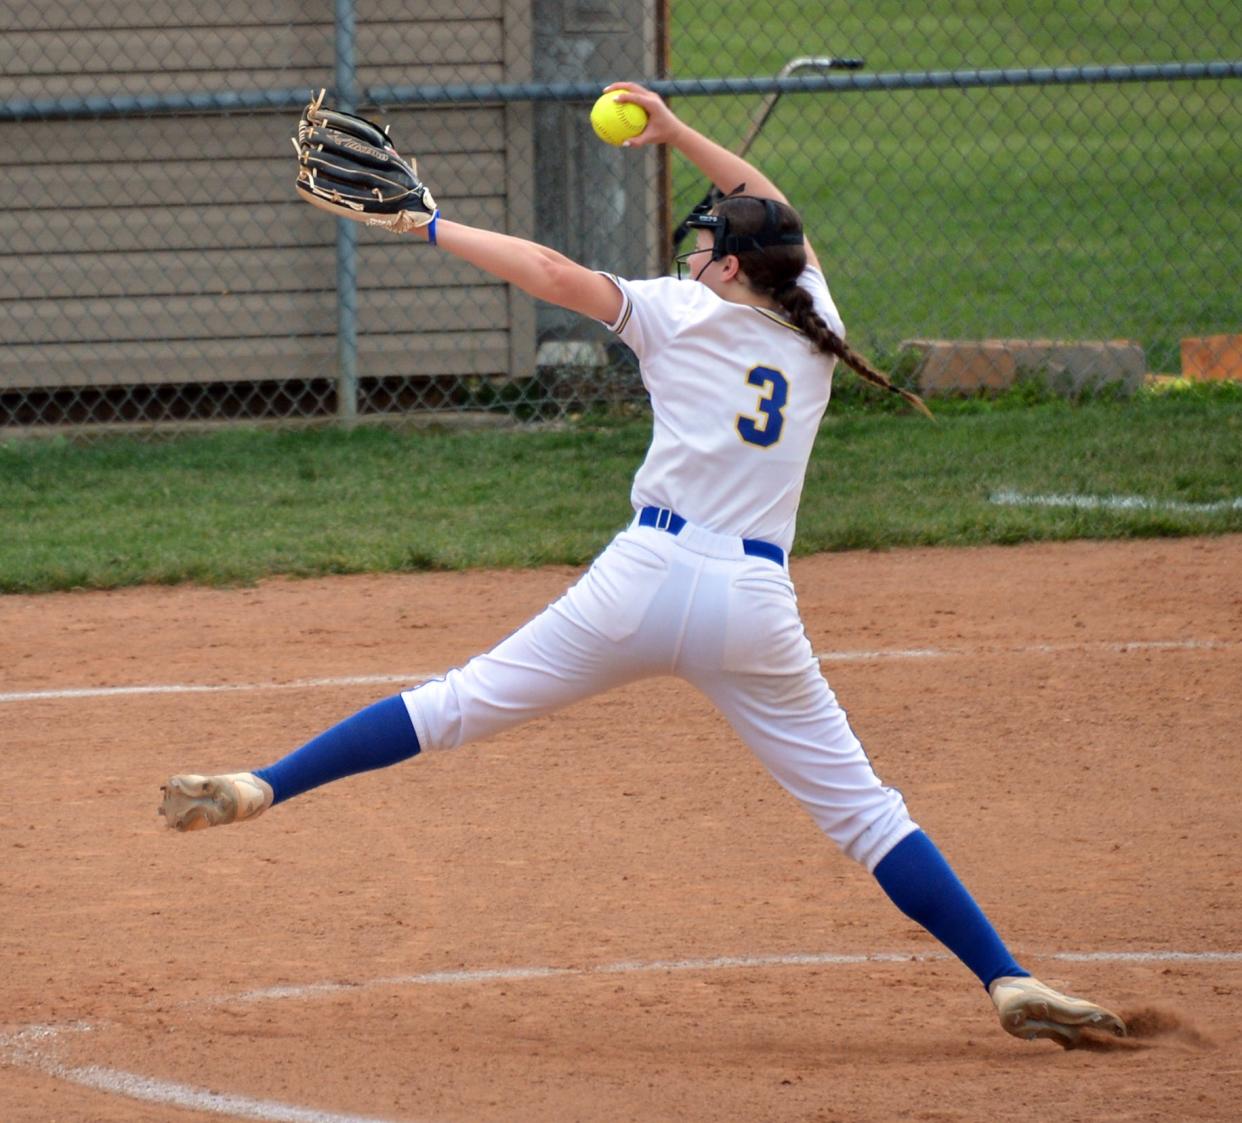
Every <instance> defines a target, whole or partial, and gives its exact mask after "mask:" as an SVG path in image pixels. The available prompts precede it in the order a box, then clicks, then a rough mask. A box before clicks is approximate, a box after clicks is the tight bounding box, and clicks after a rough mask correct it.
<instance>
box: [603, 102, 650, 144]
mask: <svg viewBox="0 0 1242 1123" xmlns="http://www.w3.org/2000/svg"><path fill="white" fill-rule="evenodd" d="M646 127H647V111H646V110H645V109H644V108H643V107H642V106H641V105H635V104H634V103H633V102H632V101H617V93H616V91H614V92H612V93H608V94H603V95H601V97H600V98H599V100H598V101H597V102H596V103H595V104H594V105H593V106H591V128H593V129H594V130H595V135H596V136H597V137H599V139H600V140H602V141H604V142H605V143H607V144H621V143H622V142H623V141H626V140H629V139H630V138H631V137H635V136H638V134H639V133H641V132H642V131H643V129H645V128H646Z"/></svg>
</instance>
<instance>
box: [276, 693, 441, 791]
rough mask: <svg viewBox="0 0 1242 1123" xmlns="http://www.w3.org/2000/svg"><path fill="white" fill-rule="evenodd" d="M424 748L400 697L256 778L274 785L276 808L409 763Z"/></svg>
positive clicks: (364, 712) (376, 706)
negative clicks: (328, 785)
mask: <svg viewBox="0 0 1242 1123" xmlns="http://www.w3.org/2000/svg"><path fill="white" fill-rule="evenodd" d="M419 747H420V746H419V744H418V735H417V734H416V733H415V732H414V724H413V722H411V721H410V715H409V711H407V710H406V708H405V703H404V702H403V701H402V700H401V695H400V694H394V695H393V696H392V697H391V698H385V699H384V700H383V701H382V702H376V703H375V704H374V705H373V706H368V707H367V708H366V709H365V710H359V711H358V712H357V713H356V714H354V715H353V717H347V718H346V719H345V720H344V721H342V722H340V723H339V724H337V725H334V726H333V727H332V728H331V729H329V730H328V731H327V732H325V733H321V734H319V736H318V737H316V738H315V739H314V740H313V741H308V742H307V743H306V744H305V745H303V746H302V747H301V748H300V749H296V750H294V751H293V752H291V753H290V754H289V755H288V756H286V757H282V758H281V759H280V760H278V761H277V762H276V763H275V764H269V765H268V766H267V767H266V768H260V769H258V770H257V771H256V772H255V775H256V776H258V777H259V778H260V779H262V780H266V781H267V782H268V783H269V784H271V785H272V792H273V793H274V795H275V798H274V799H273V800H272V802H273V803H280V802H281V800H285V799H289V798H290V797H292V796H295V795H301V794H302V793H303V792H306V791H310V789H311V788H317V787H319V785H320V784H326V783H328V782H329V781H331V780H339V779H340V778H341V777H342V776H352V775H353V774H354V773H355V772H367V771H369V770H370V769H373V768H384V767H385V766H387V765H389V764H396V763H397V762H398V761H402V760H408V759H409V758H410V757H412V756H414V755H415V754H416V753H417V752H418V750H419Z"/></svg>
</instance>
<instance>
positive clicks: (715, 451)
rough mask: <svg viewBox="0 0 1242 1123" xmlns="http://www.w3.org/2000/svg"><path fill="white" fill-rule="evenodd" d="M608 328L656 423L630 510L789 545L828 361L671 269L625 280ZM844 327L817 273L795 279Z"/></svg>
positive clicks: (800, 337) (796, 336)
mask: <svg viewBox="0 0 1242 1123" xmlns="http://www.w3.org/2000/svg"><path fill="white" fill-rule="evenodd" d="M605 276H607V277H608V278H609V279H610V280H612V281H613V282H614V283H615V284H616V285H617V287H618V288H619V289H620V290H621V294H622V296H623V297H624V300H623V302H622V307H621V313H620V315H619V316H618V317H617V320H616V322H615V323H612V324H609V325H608V327H609V329H610V330H612V331H614V332H616V334H617V335H618V337H619V338H620V339H621V340H622V342H624V343H625V344H627V345H628V346H629V347H630V348H631V349H632V350H633V351H634V353H635V355H637V356H638V362H639V369H640V371H641V374H642V379H643V385H644V386H646V388H647V391H648V393H649V394H650V395H651V406H652V412H653V414H654V432H653V436H652V441H651V447H650V448H649V449H648V450H647V456H646V459H645V460H644V461H643V463H642V466H641V467H640V468H639V470H638V473H637V474H636V475H635V477H634V486H633V490H632V492H631V496H630V498H631V501H632V502H633V504H634V508H635V510H638V509H640V508H642V507H666V508H668V509H670V510H672V511H675V512H676V513H677V514H679V515H681V516H682V517H683V518H686V519H688V520H689V521H690V522H691V523H694V524H695V525H697V526H700V527H703V528H705V529H707V530H712V531H716V532H717V533H720V534H730V535H736V536H738V537H741V538H759V539H763V540H765V541H767V542H773V543H775V544H776V545H778V546H780V547H781V548H782V549H784V550H785V551H786V552H788V551H789V548H790V546H791V545H792V544H793V538H794V528H795V523H796V520H797V514H798V502H799V499H800V498H801V495H802V484H803V480H804V478H805V475H806V466H807V461H808V460H809V459H810V455H811V447H812V445H813V444H814V443H815V437H816V434H817V433H818V431H819V424H820V421H821V419H822V418H823V415H824V409H825V408H826V407H827V405H828V396H829V393H830V392H831V388H832V371H833V367H834V365H835V363H836V360H835V359H834V358H832V357H831V356H828V355H825V354H823V353H822V352H820V351H817V350H816V349H815V348H814V346H813V345H812V344H811V342H810V340H809V339H808V338H807V337H806V335H804V334H803V333H802V332H801V331H799V330H798V329H797V328H795V327H794V326H793V325H792V324H790V323H789V322H788V321H786V320H785V319H783V318H782V317H781V316H780V315H779V314H778V313H776V312H772V311H769V310H767V309H763V308H755V307H753V306H751V305H747V304H734V303H731V302H729V301H726V300H722V299H721V298H720V297H718V296H717V295H716V294H715V293H714V292H712V290H711V289H709V288H708V287H707V286H706V285H704V284H700V283H698V282H695V281H679V280H676V279H674V278H672V277H659V278H656V279H654V280H646V281H628V280H624V279H622V278H618V277H615V276H613V275H612V274H605ZM798 283H799V285H801V286H802V287H803V288H804V289H805V290H806V291H807V292H808V293H809V294H810V295H811V297H812V299H813V301H814V304H815V310H816V311H817V312H818V313H819V314H820V315H821V316H822V317H823V318H824V321H825V322H826V323H827V324H828V326H829V327H830V328H832V330H833V331H835V332H836V333H837V334H838V335H842V336H843V335H844V328H843V326H842V324H841V317H840V315H839V314H838V312H837V309H836V306H835V305H834V304H833V301H832V296H831V294H830V293H829V291H828V284H827V282H826V281H825V280H824V275H823V274H822V273H821V272H820V271H819V270H818V269H815V268H811V267H809V266H808V267H807V269H806V270H804V272H803V273H802V275H801V277H799V279H798Z"/></svg>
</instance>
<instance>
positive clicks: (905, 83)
mask: <svg viewBox="0 0 1242 1123" xmlns="http://www.w3.org/2000/svg"><path fill="white" fill-rule="evenodd" d="M0 60H2V63H3V65H2V66H0V143H2V144H3V146H4V150H5V151H6V152H7V153H9V159H7V160H5V161H4V162H3V166H2V167H0V191H3V198H4V207H3V209H2V210H0V437H3V436H4V435H11V434H14V433H17V432H24V431H45V430H51V431H64V430H65V429H66V428H70V427H72V428H73V429H75V430H81V429H86V430H88V431H109V430H111V429H113V428H115V427H117V426H127V427H129V426H158V427H161V428H163V429H172V430H178V429H188V428H192V427H197V426H201V425H204V424H218V423H235V422H238V421H260V420H261V421H280V422H288V421H291V420H294V419H305V420H314V419H339V420H344V421H346V422H349V421H352V420H354V419H356V418H360V417H371V416H394V415H395V416H400V417H403V418H408V417H411V416H432V417H438V418H443V417H446V416H449V415H462V416H465V415H468V416H470V417H478V418H499V419H507V418H512V417H518V418H531V417H534V418H546V417H555V416H561V415H564V414H566V413H572V412H575V411H578V410H582V409H585V408H589V407H591V406H594V405H597V404H601V403H602V404H607V405H613V406H615V405H618V404H625V405H628V404H640V403H641V402H642V401H643V400H644V395H643V392H642V388H641V384H640V383H639V381H638V379H637V377H636V372H635V370H634V368H633V364H632V359H631V357H630V356H629V355H628V353H627V352H626V351H625V350H624V348H621V347H620V346H619V345H618V344H617V343H615V341H613V340H612V339H611V338H610V337H609V335H608V333H607V332H605V331H604V330H603V329H602V327H600V326H599V325H595V324H591V323H585V322H582V321H580V320H577V319H575V318H574V317H572V316H569V315H567V314H565V313H563V312H562V311H561V310H559V309H554V308H549V307H545V306H540V305H536V304H535V303H534V302H532V301H530V300H528V299H527V298H526V297H525V296H524V295H523V294H521V293H518V292H516V291H513V290H511V289H509V288H508V287H507V286H504V285H500V284H497V283H495V282H493V281H492V280H491V279H490V278H489V277H487V276H485V275H483V274H481V273H479V272H478V271H476V270H474V269H472V268H471V267H469V266H466V265H464V264H462V263H460V262H457V261H454V260H453V259H451V258H449V257H447V256H444V255H439V254H437V253H436V251H435V250H433V249H431V248H429V247H427V246H425V245H422V244H416V243H412V242H408V241H402V240H399V239H395V238H392V237H391V236H389V235H386V234H381V233H379V232H374V231H370V230H366V229H362V230H360V229H359V228H357V227H354V226H353V225H352V224H348V223H339V224H338V223H336V222H334V221H333V220H331V219H329V218H327V217H326V216H324V215H322V214H321V213H319V212H316V211H313V210H312V209H311V208H308V207H306V206H305V205H303V204H301V203H300V202H299V201H297V199H296V197H295V196H294V194H293V191H292V181H293V175H294V167H293V161H292V158H291V156H292V152H291V148H290V146H289V143H288V140H287V138H288V136H289V135H290V134H291V132H292V130H293V125H294V123H295V121H296V117H297V114H298V112H299V110H300V108H301V106H302V105H303V104H304V103H305V102H306V100H308V98H309V96H310V94H311V91H312V90H315V89H317V88H319V87H320V86H326V87H328V88H329V90H330V91H331V93H330V100H331V101H332V102H334V103H335V104H337V105H340V106H342V107H346V108H348V107H351V106H352V107H353V108H355V109H357V110H359V111H361V112H365V113H368V114H369V115H372V116H379V117H381V118H382V119H383V120H384V121H385V122H386V123H388V124H390V125H391V128H392V135H393V136H394V137H395V139H396V140H397V143H398V146H399V147H401V148H402V149H403V151H407V152H410V153H415V154H417V155H418V157H419V160H420V164H421V168H422V172H423V174H424V175H425V176H426V178H427V181H428V183H429V184H431V185H432V187H433V189H434V190H435V192H436V196H437V198H438V199H439V201H440V203H441V206H442V209H443V210H444V211H445V213H446V214H447V215H448V216H450V217H456V218H460V219H462V220H464V221H466V222H472V223H478V224H484V225H487V226H490V227H493V228H497V229H503V230H507V231H508V232H510V233H514V234H518V235H522V236H527V237H533V238H537V239H539V240H541V241H544V242H547V243H548V244H551V245H553V246H555V247H556V248H558V249H561V250H562V251H564V252H566V253H568V254H570V255H571V256H573V257H575V258H577V259H578V260H581V261H583V262H585V263H586V264H588V265H591V266H593V267H597V268H605V269H609V270H613V271H617V272H622V273H626V274H629V275H652V274H656V273H660V272H663V271H664V270H665V269H667V267H668V263H669V261H670V258H671V254H672V250H673V246H672V241H673V238H672V235H673V232H674V230H675V228H676V226H677V224H678V221H679V219H680V218H682V217H683V216H684V214H685V213H686V212H687V211H688V210H689V209H690V208H691V207H692V206H693V205H694V204H695V203H697V202H698V201H699V200H700V198H701V197H702V196H703V193H704V191H705V189H706V187H707V186H708V185H706V184H704V183H703V182H702V181H701V180H700V178H699V177H698V175H697V173H696V172H695V171H694V169H693V168H691V167H689V166H688V165H686V164H685V163H684V162H683V161H681V159H680V158H679V157H676V156H673V157H669V156H668V155H667V154H664V153H659V152H654V151H649V150H641V151H638V150H636V151H621V150H615V149H611V148H609V147H607V146H605V145H603V144H601V143H600V142H599V141H598V140H596V139H595V137H594V136H593V134H592V133H591V132H590V129H589V127H588V125H587V111H588V107H589V105H590V103H591V101H593V100H594V97H595V95H596V94H597V93H598V91H599V89H600V87H601V86H602V85H603V84H604V83H606V82H607V81H610V80H613V79H616V78H620V77H630V78H637V79H643V80H646V81H648V82H650V83H653V84H655V85H656V88H657V89H659V90H660V91H661V92H662V93H664V94H665V95H666V96H668V97H669V99H670V101H671V102H672V104H673V105H674V107H675V108H676V110H677V111H678V112H679V113H680V114H682V115H683V116H684V117H685V118H686V119H687V120H689V121H690V122H691V123H693V124H695V125H696V126H698V127H700V128H703V129H704V130H706V131H707V132H709V133H710V134H711V135H712V136H714V137H715V138H716V139H718V140H719V141H721V143H723V144H725V145H727V146H729V147H731V148H734V149H735V150H746V151H747V152H748V154H749V156H750V157H751V158H752V159H754V160H755V161H757V162H758V163H759V164H761V166H763V167H764V169H765V170H766V171H767V172H768V173H769V174H770V175H771V176H772V177H773V178H774V179H775V180H776V181H777V182H778V183H779V184H781V186H782V187H783V188H784V190H785V191H786V193H787V194H788V195H789V197H790V199H791V200H792V201H793V202H794V204H795V205H796V206H797V207H798V208H799V209H800V210H801V211H802V212H803V215H804V217H805V220H806V226H807V230H808V234H809V236H810V237H811V239H812V241H813V242H814V243H815V245H816V248H817V250H818V251H819V254H820V256H821V258H822V259H823V261H824V264H825V268H826V270H827V272H828V274H829V281H830V284H831V285H832V287H833V290H834V293H835V295H836V297H837V299H838V303H839V305H840V307H841V310H842V313H843V315H844V317H845V320H846V323H847V325H848V327H849V330H850V333H851V338H852V340H853V341H854V343H855V345H856V346H859V347H861V348H863V349H865V350H868V351H870V352H871V353H872V354H873V356H874V357H875V358H877V359H878V360H879V361H880V362H882V363H885V364H887V365H889V367H890V368H894V369H897V370H898V371H899V372H900V373H901V375H902V377H906V378H908V379H909V380H910V381H911V382H913V383H914V384H922V385H924V388H928V385H927V383H928V379H929V377H930V375H929V374H928V370H929V367H928V366H927V361H926V360H927V355H928V354H929V352H928V351H927V349H926V348H927V347H928V346H930V345H931V344H929V343H928V342H927V341H932V343H935V341H947V342H949V343H957V344H962V343H963V342H971V341H974V342H978V341H986V340H998V339H999V340H1007V341H1011V342H1012V341H1019V340H1020V341H1028V342H1029V341H1049V340H1052V341H1062V342H1066V343H1068V342H1073V343H1074V344H1076V345H1081V344H1092V345H1105V346H1104V350H1107V349H1108V345H1111V344H1110V341H1116V340H1125V341H1129V347H1130V349H1131V350H1130V352H1128V353H1130V354H1131V355H1132V354H1133V352H1134V351H1135V350H1137V353H1138V355H1139V358H1138V360H1137V361H1138V362H1139V363H1140V365H1141V368H1142V371H1143V372H1146V371H1153V372H1158V373H1178V372H1180V371H1181V370H1182V369H1183V365H1184V363H1186V362H1187V361H1188V360H1187V355H1189V354H1198V355H1199V356H1200V358H1199V359H1198V360H1195V361H1197V362H1201V363H1202V365H1203V366H1204V367H1205V369H1207V370H1209V371H1210V372H1214V373H1217V374H1219V373H1222V372H1223V373H1225V374H1228V373H1230V370H1231V368H1230V367H1229V363H1231V362H1233V361H1235V360H1234V358H1232V357H1231V356H1233V355H1234V352H1233V351H1231V350H1230V348H1236V347H1237V346H1238V343H1237V336H1238V334H1239V333H1242V295H1240V287H1239V280H1238V279H1239V277H1242V176H1239V174H1238V169H1239V168H1242V83H1240V82H1239V81H1238V79H1239V77H1242V20H1239V19H1238V18H1237V12H1236V10H1235V9H1234V8H1233V6H1231V5H1229V4H1221V3H1219V0H1153V2H1152V3H1149V4H1142V5H1117V4H1105V3H1102V2H1088V0H1079V2H1077V3H1066V2H1052V0H1049V2H1042V3H1025V4H1019V3H1017V2H1016V0H993V2H986V0H976V2H975V3H971V4H962V3H953V4H949V3H938V2H933V3H929V4H925V5H917V6H913V7H911V6H909V5H902V4H881V5H879V6H878V7H877V6H870V7H865V6H864V7H860V6H859V5H856V4H846V3H844V2H838V0H829V2H826V3H824V4H820V5H814V6H810V7H808V6H807V5H804V4H799V3H795V2H794V0H746V2H743V0H697V2H696V3H694V4H690V3H687V2H686V0H641V2H640V3H636V4H633V5H626V6H621V5H611V4H603V3H600V2H597V0H523V2H518V0H337V2H336V3H334V4H330V3H327V2H326V0H322V2H312V3H307V2H294V0H244V2H243V0H151V2H145V0H144V2H139V0H99V2H96V3H91V4H80V3H76V2H73V3H70V2H66V0H45V2H44V3H41V4H38V5H35V4H29V3H17V2H13V0H0ZM723 79H728V81H724V80H723ZM912 341H924V342H923V343H922V344H920V346H921V347H923V348H924V349H923V350H922V351H919V350H917V349H915V350H911V348H910V346H909V345H910V344H911V342H912ZM1188 341H1189V346H1190V348H1191V349H1190V350H1189V351H1188V349H1187V348H1188ZM1196 346H1197V347H1198V348H1199V350H1198V351H1197V352H1196V351H1194V347H1196ZM1204 348H1206V351H1204ZM1213 348H1216V349H1217V350H1216V351H1214V350H1213ZM1081 350H1082V348H1081V347H1080V351H1081ZM1083 353H1086V354H1091V353H1093V352H1091V351H1090V348H1088V349H1087V350H1086V351H1085V352H1083ZM1094 353H1097V354H1098V353H1101V352H1098V351H1097V352H1094ZM1205 354H1206V358H1204V357H1203V356H1204V355H1205ZM910 355H914V356H915V358H916V361H914V362H913V363H912V362H911V361H910V360H909V359H908V356H910ZM985 358H986V355H985ZM1236 362H1237V363H1239V364H1242V355H1238V356H1237V358H1236ZM903 364H904V366H903ZM1234 376H1235V377H1238V376H1239V375H1237V374H1235V375H1234ZM931 388H932V389H934V388H935V387H934V386H932V387H931Z"/></svg>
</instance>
